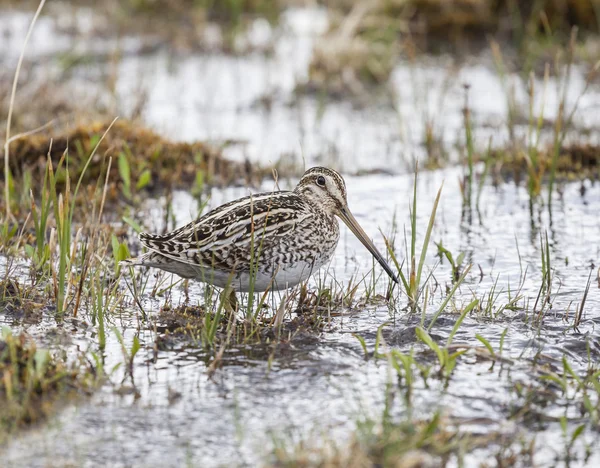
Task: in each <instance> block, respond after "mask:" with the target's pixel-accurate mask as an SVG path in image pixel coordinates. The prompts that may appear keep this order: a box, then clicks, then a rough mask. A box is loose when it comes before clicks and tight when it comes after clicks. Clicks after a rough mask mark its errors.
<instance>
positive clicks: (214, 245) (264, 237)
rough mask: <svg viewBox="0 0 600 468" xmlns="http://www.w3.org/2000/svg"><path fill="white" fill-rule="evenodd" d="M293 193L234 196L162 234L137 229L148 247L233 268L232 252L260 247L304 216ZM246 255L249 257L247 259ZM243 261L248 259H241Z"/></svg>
mask: <svg viewBox="0 0 600 468" xmlns="http://www.w3.org/2000/svg"><path fill="white" fill-rule="evenodd" d="M302 203H304V202H303V201H302V199H301V198H300V197H299V196H298V195H296V194H295V193H293V192H269V193H262V194H257V195H251V196H249V197H244V198H241V199H239V200H234V201H232V202H230V203H227V204H225V205H221V206H220V207H217V208H215V209H214V210H212V211H210V212H209V213H207V214H206V215H204V216H202V217H200V218H198V219H196V220H195V221H192V222H191V223H189V224H187V225H185V226H183V227H181V228H179V229H176V230H175V231H172V232H170V233H167V234H164V235H151V234H146V233H142V234H140V241H141V242H142V244H143V245H144V246H146V247H147V248H148V249H149V250H152V251H154V252H157V253H159V254H161V255H164V256H165V257H167V258H170V259H172V260H174V261H177V262H182V263H186V264H189V265H193V266H198V267H208V268H219V269H224V270H233V269H235V267H236V258H235V257H238V256H235V255H230V253H233V252H234V251H235V252H238V253H240V252H242V253H243V252H246V253H247V254H249V252H251V251H252V250H254V252H260V250H261V248H265V247H266V246H268V245H270V244H271V243H272V242H275V241H277V240H278V239H279V238H280V237H281V236H284V235H285V234H287V233H289V232H290V231H292V230H294V228H295V227H296V225H297V223H298V222H300V221H301V220H302V219H304V218H305V217H306V216H308V213H307V212H306V210H302V209H299V208H301V206H299V204H302ZM248 260H249V258H248ZM246 263H248V262H246Z"/></svg>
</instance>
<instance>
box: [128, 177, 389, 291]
mask: <svg viewBox="0 0 600 468" xmlns="http://www.w3.org/2000/svg"><path fill="white" fill-rule="evenodd" d="M336 216H339V217H340V218H341V219H342V220H344V222H346V224H348V226H349V227H350V229H351V230H352V231H353V232H354V234H356V235H357V236H358V237H359V239H360V240H361V241H362V242H363V244H365V245H366V246H367V248H368V249H369V250H370V251H371V253H372V254H373V255H374V256H375V257H376V258H377V260H378V261H379V263H381V264H382V265H383V266H384V268H385V269H386V271H387V272H388V274H389V275H390V276H391V277H392V278H393V279H394V280H395V281H396V282H397V279H396V277H395V276H394V274H393V272H392V271H391V269H390V268H389V266H388V265H387V263H386V262H385V260H383V257H382V256H381V254H379V252H377V249H375V247H374V246H373V244H372V243H371V241H370V240H369V239H368V237H367V236H366V234H364V231H362V229H361V228H360V226H358V223H357V222H356V220H355V219H354V218H353V217H352V215H351V214H350V211H349V210H348V207H347V202H346V185H345V183H344V180H343V179H342V177H341V176H340V175H339V174H338V173H337V172H335V171H333V170H331V169H327V168H323V167H315V168H312V169H309V170H308V171H306V172H305V174H304V175H303V176H302V178H301V179H300V182H299V183H298V185H297V187H296V188H295V190H294V191H278V192H265V193H259V194H255V195H250V196H248V197H244V198H240V199H238V200H234V201H232V202H229V203H226V204H224V205H221V206H219V207H217V208H215V209H214V210H212V211H210V212H209V213H207V214H206V215H204V216H201V217H200V218H198V219H196V220H194V221H192V222H191V223H189V224H187V225H185V226H183V227H181V228H179V229H176V230H174V231H172V232H170V233H168V234H164V235H152V234H146V233H143V234H140V241H141V242H142V244H143V245H144V246H145V247H147V248H148V250H149V252H148V253H146V254H144V255H142V256H141V257H139V258H137V259H133V260H131V261H129V262H128V263H129V264H130V265H133V266H151V267H155V268H160V269H163V270H166V271H169V272H172V273H175V274H177V275H179V276H182V277H184V278H193V279H196V280H199V281H202V282H208V283H211V284H213V285H215V286H218V287H226V286H227V285H231V287H232V288H233V289H234V290H236V291H240V292H246V291H249V290H253V291H255V292H259V291H265V290H267V289H285V288H288V287H291V286H294V285H296V284H298V283H300V282H301V281H303V280H305V279H306V278H308V277H309V276H310V275H312V274H313V273H314V272H316V271H317V270H318V269H319V268H321V267H322V266H323V265H324V264H326V263H327V262H328V261H329V260H330V258H331V256H332V255H333V253H334V251H335V248H336V246H337V243H338V240H339V235H340V234H339V225H338V221H337V218H336Z"/></svg>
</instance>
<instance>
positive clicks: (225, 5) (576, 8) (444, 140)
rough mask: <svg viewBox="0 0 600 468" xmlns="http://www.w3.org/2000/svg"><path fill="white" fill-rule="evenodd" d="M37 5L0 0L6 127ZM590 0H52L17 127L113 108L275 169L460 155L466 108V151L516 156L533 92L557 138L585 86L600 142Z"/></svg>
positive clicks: (79, 118)
mask: <svg viewBox="0 0 600 468" xmlns="http://www.w3.org/2000/svg"><path fill="white" fill-rule="evenodd" d="M37 5H38V3H37V2H34V1H31V2H29V1H22V0H20V1H10V0H1V1H0V8H2V10H1V14H0V37H1V38H2V39H1V41H0V64H1V67H0V70H1V71H0V132H4V128H5V120H4V119H5V116H6V115H7V109H8V103H9V96H10V90H11V85H12V78H13V75H14V69H15V65H16V63H17V60H18V57H19V54H20V52H21V49H22V45H23V41H24V37H25V34H26V31H27V28H28V26H29V22H30V20H31V17H32V12H33V11H34V9H35V8H36V7H37ZM599 5H600V4H599V2H597V1H595V0H539V1H519V0H369V1H356V2H355V1H348V0H329V1H301V0H223V1H221V0H219V1H217V0H163V1H159V0H154V1H153V0H124V1H112V0H108V1H105V2H101V3H98V2H92V1H85V0H79V1H60V0H49V1H48V2H47V3H46V5H45V6H44V9H43V11H42V16H41V18H40V20H39V24H38V25H37V26H36V28H35V30H34V33H33V35H32V37H31V42H30V44H29V46H28V49H27V54H26V56H25V61H24V64H23V69H22V73H21V76H20V83H19V92H18V94H17V100H16V105H15V112H14V115H13V131H14V132H21V131H29V130H32V129H34V128H37V127H39V126H42V125H45V124H48V122H50V121H52V125H51V127H49V128H46V130H45V134H47V135H49V134H52V135H53V136H54V138H55V139H59V138H60V137H61V136H62V137H66V136H67V135H70V137H71V139H73V138H83V136H84V135H86V134H93V133H95V132H94V131H91V130H90V131H88V129H86V125H90V124H95V125H96V126H97V127H96V128H95V130H96V131H97V130H98V128H101V127H102V126H104V128H105V126H106V125H107V122H110V121H111V120H112V119H113V118H114V117H115V116H119V117H120V121H121V124H122V125H123V127H122V128H121V130H122V131H123V132H125V133H123V135H122V137H123V138H124V139H125V140H127V141H129V143H131V144H132V145H133V142H134V140H135V141H141V142H144V141H145V140H144V137H140V136H139V135H137V134H136V133H137V132H138V131H140V130H141V129H151V130H153V131H155V132H156V133H157V134H158V135H159V136H160V138H161V139H164V140H165V141H163V142H162V144H165V145H166V144H169V143H170V142H198V141H200V142H204V143H208V144H210V146H211V148H213V149H215V150H216V151H218V153H219V154H224V155H225V156H227V157H228V158H231V159H233V160H237V161H247V162H249V163H251V164H252V163H259V164H260V165H262V166H265V167H266V166H276V167H278V168H280V170H281V171H282V173H284V172H288V173H294V174H296V173H297V172H299V171H300V170H301V168H302V167H303V166H304V164H305V163H306V164H309V165H310V164H314V163H319V164H325V165H329V166H332V167H335V168H337V169H340V170H343V171H345V172H348V173H364V172H372V171H383V172H390V173H397V172H406V171H409V170H412V167H413V166H414V161H415V160H417V159H420V160H421V161H426V164H427V166H428V167H432V168H433V167H443V166H445V165H447V164H448V163H456V162H460V161H462V160H465V158H466V151H465V147H466V140H465V136H464V133H465V132H464V128H465V112H464V111H465V109H468V110H469V119H470V122H469V124H470V125H471V126H472V127H473V143H474V149H475V152H476V153H480V152H483V151H486V149H487V148H488V147H489V146H490V144H491V146H492V147H493V148H495V149H496V150H497V154H496V156H497V158H496V162H498V163H499V164H501V165H503V166H505V165H507V164H508V165H509V167H510V168H511V170H512V168H513V165H515V161H514V159H515V158H516V159H519V151H520V150H521V149H523V148H525V149H526V148H527V146H528V143H527V141H525V140H526V138H527V134H528V132H529V133H530V129H531V125H530V123H531V115H530V114H532V113H531V112H530V110H531V109H532V106H535V112H534V113H535V114H536V118H538V117H539V118H541V119H542V126H541V127H542V128H541V132H540V133H541V135H540V143H541V144H542V143H543V142H544V141H545V139H546V140H547V141H548V142H549V143H550V144H551V143H552V140H553V136H552V135H553V134H552V127H553V125H554V122H555V120H556V118H557V116H559V114H560V113H561V112H568V111H570V110H572V109H573V108H574V106H575V104H576V103H577V102H578V98H579V97H580V96H581V95H582V94H583V91H584V90H586V96H585V99H583V102H579V103H578V104H577V105H578V109H577V112H576V113H574V116H573V117H574V118H573V119H572V122H571V125H570V127H569V135H566V138H565V143H567V142H568V141H576V143H577V145H578V150H581V148H580V147H581V145H588V144H595V141H594V140H592V139H591V135H590V129H591V128H592V127H593V125H594V124H595V123H596V122H595V120H596V119H595V118H594V114H595V113H596V112H595V110H596V105H597V102H598V96H599V95H598V89H597V80H596V77H595V73H594V65H595V63H596V61H597V60H598V59H599V58H600V42H599V41H598V34H597V33H598V25H599V24H600V23H599V21H598V18H599V15H598V14H599V13H600V6H599ZM567 72H568V73H567ZM567 80H568V83H567ZM561 106H563V110H562V111H561V110H560V108H561ZM569 106H570V107H569ZM125 126H126V127H127V128H126V129H125V128H124V127H125ZM75 129H78V131H79V132H75V133H73V132H74V131H75ZM92 130H93V129H92ZM546 130H549V131H548V132H546ZM70 133H71V134H70ZM546 133H547V135H546ZM574 134H575V135H576V136H575V137H573V135H574ZM2 135H3V134H2V133H0V137H2ZM84 140H85V138H83V140H82V144H83V146H86V145H87V143H86V141H84ZM46 143H47V139H46V140H45V141H44V145H42V146H45V144H46ZM117 144H120V143H117ZM17 145H18V143H17ZM34 146H35V145H34ZM146 146H147V145H146ZM33 149H34V150H35V149H36V148H33ZM130 149H132V152H133V153H140V154H142V153H146V152H147V151H146V149H145V148H144V144H142V145H141V147H133V148H130ZM46 150H47V147H45V149H44V150H43V151H42V153H41V154H43V153H44V152H45V151H46ZM14 151H16V153H17V154H20V155H22V158H21V160H28V161H31V160H35V159H36V158H37V156H39V155H38V154H36V153H35V151H33V153H34V154H31V151H32V148H30V147H27V148H22V147H20V146H17V147H16V148H15V150H14ZM38 151H41V150H39V149H38ZM586 151H587V150H586ZM586 151H583V152H581V151H579V152H580V153H581V154H579V156H577V157H579V158H580V159H578V161H579V160H582V158H588V159H589V157H590V155H589V154H588V152H586ZM26 153H27V154H26ZM567 153H569V157H570V158H572V157H573V155H571V154H570V153H572V151H571V152H569V151H567ZM146 156H148V155H147V154H146ZM475 156H476V157H477V158H478V159H479V160H482V159H483V156H481V155H479V154H476V155H475ZM146 159H148V158H146ZM188 159H189V158H188ZM190 161H192V160H191V159H190ZM516 165H517V166H519V167H520V168H521V169H522V168H523V166H524V165H525V162H524V161H523V160H520V161H516ZM566 166H568V164H567V165H566ZM133 170H134V171H136V170H137V169H136V168H133ZM153 181H154V179H153Z"/></svg>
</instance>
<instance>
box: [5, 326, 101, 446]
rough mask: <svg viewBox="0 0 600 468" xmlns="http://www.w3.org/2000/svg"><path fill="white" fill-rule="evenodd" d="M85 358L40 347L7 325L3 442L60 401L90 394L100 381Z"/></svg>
mask: <svg viewBox="0 0 600 468" xmlns="http://www.w3.org/2000/svg"><path fill="white" fill-rule="evenodd" d="M96 377H97V375H94V371H93V369H92V371H90V370H89V369H86V367H85V365H84V363H83V361H75V362H71V363H69V362H68V361H67V360H66V358H65V357H64V356H62V355H61V354H57V353H51V352H50V351H48V350H44V349H39V348H37V346H36V345H35V343H34V342H33V341H32V340H31V339H29V338H28V337H27V336H26V335H25V334H20V335H18V336H15V335H13V333H12V332H11V331H10V329H8V328H6V327H4V328H3V329H2V334H1V337H0V382H1V383H0V401H2V404H0V442H4V441H5V440H6V438H7V437H8V436H9V435H10V434H11V433H12V432H13V431H14V430H15V429H17V428H19V427H23V426H27V425H31V424H35V423H37V422H39V421H41V420H44V419H46V418H47V417H48V416H49V415H51V414H52V413H53V412H55V411H56V403H57V402H60V401H66V400H72V399H73V398H74V397H77V396H85V395H88V394H89V393H90V392H91V390H92V389H93V388H94V387H95V386H96V385H97V384H98V381H97V378H96Z"/></svg>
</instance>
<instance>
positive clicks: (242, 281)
mask: <svg viewBox="0 0 600 468" xmlns="http://www.w3.org/2000/svg"><path fill="white" fill-rule="evenodd" d="M321 266H322V264H314V263H305V262H298V263H295V264H293V265H288V266H286V268H285V269H284V268H279V269H278V270H277V273H276V274H275V276H274V277H273V275H272V274H270V273H267V272H264V271H258V272H257V274H256V276H255V278H254V288H253V289H254V292H262V291H265V290H267V289H271V290H275V291H278V290H281V289H287V288H291V287H293V286H296V285H297V284H298V283H301V282H302V281H304V280H306V279H307V278H308V277H310V276H311V275H312V274H313V273H315V272H316V271H317V270H318V269H319V268H320V267H321ZM250 282H251V277H250V273H241V274H240V275H239V276H238V277H237V278H236V279H235V280H234V281H233V282H232V286H233V288H234V289H235V290H236V291H239V292H248V291H249V290H250V289H251V288H250Z"/></svg>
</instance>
